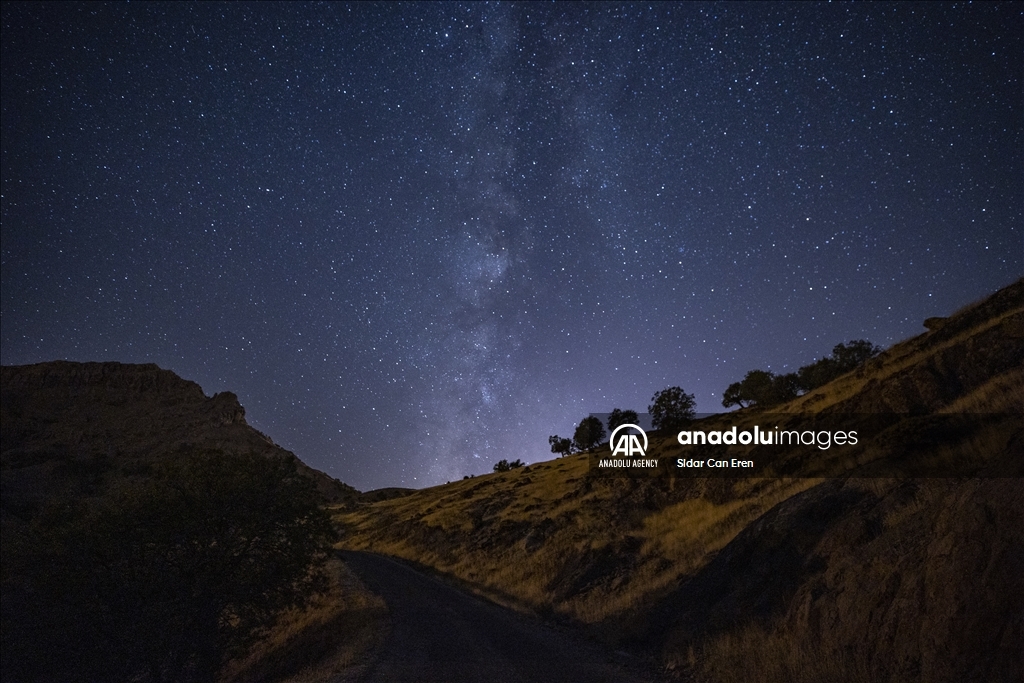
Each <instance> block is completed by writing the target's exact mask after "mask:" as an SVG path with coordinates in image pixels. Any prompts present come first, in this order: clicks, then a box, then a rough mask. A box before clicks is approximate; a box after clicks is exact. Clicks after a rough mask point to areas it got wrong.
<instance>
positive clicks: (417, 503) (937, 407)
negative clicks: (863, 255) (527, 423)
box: [336, 281, 1024, 681]
mask: <svg viewBox="0 0 1024 683" xmlns="http://www.w3.org/2000/svg"><path fill="white" fill-rule="evenodd" d="M930 322H931V324H932V329H931V330H930V331H928V332H926V333H924V334H922V335H919V336H917V337H915V338H913V339H910V340H907V341H905V342H902V343H900V344H897V345H895V346H894V347H892V348H891V349H889V350H888V351H886V352H885V353H883V354H882V355H881V356H879V357H878V358H876V359H874V360H872V361H871V362H870V363H869V364H867V365H866V366H864V367H862V368H860V369H858V370H856V371H854V372H853V373H850V374H848V375H846V376H844V377H840V378H839V379H837V380H836V381H835V382H833V383H831V384H829V385H826V386H824V387H822V388H820V389H818V390H816V391H815V392H812V393H810V394H808V395H806V396H802V397H800V398H798V399H796V400H795V401H793V402H792V403H790V404H788V405H785V406H782V407H781V408H780V409H779V412H781V413H788V414H789V415H790V416H791V419H792V420H794V421H795V422H796V423H799V421H800V420H801V419H802V416H805V415H810V416H813V415H822V414H828V413H836V414H848V413H849V414H853V413H873V412H880V411H881V412H893V413H900V414H904V415H907V416H917V418H915V419H920V418H921V417H922V416H924V417H927V416H929V415H939V414H943V413H952V414H968V413H970V414H975V413H1001V414H1010V415H1011V416H1012V417H1011V418H1010V419H1008V420H1007V419H1004V420H1002V421H1000V422H998V423H996V428H992V429H990V428H988V427H987V426H986V427H984V428H980V431H977V432H976V433H971V434H970V435H968V437H966V438H964V439H961V440H960V441H956V440H954V442H952V443H951V444H949V445H948V446H944V447H943V451H944V452H943V455H944V457H946V458H950V459H953V460H954V461H955V460H956V459H957V458H959V457H961V456H962V455H964V456H965V455H970V454H971V452H974V451H978V450H982V451H993V450H994V451H998V452H999V453H1001V454H1004V455H1009V456H1012V457H1014V458H1016V460H1013V461H1012V462H1015V463H1019V462H1021V461H1024V427H1021V424H1022V422H1021V421H1020V420H1019V419H1016V416H1019V415H1022V414H1024V370H1022V366H1024V281H1018V282H1016V283H1014V284H1013V285H1011V286H1010V287H1007V288H1005V289H1004V290H1001V291H1000V292H998V293H996V294H995V295H993V296H992V297H990V298H988V299H986V300H985V301H983V302H979V303H978V304H975V305H973V306H969V307H967V308H965V309H963V310H961V311H959V312H957V313H955V314H954V315H952V316H950V317H949V318H947V319H945V320H944V321H943V322H941V323H938V324H936V323H935V321H930ZM710 420H712V421H715V420H718V421H720V420H721V418H710ZM908 424H911V425H918V424H920V423H919V422H909V423H908ZM658 439H659V437H658V435H654V437H653V438H652V444H653V443H654V442H656V441H658ZM669 439H671V436H662V437H661V441H662V445H663V446H664V445H665V442H666V441H667V440H669ZM652 447H653V446H652ZM888 455H889V456H891V457H897V458H898V457H899V456H900V454H899V453H898V452H897V453H895V454H894V453H889V454H888ZM979 473H980V474H981V475H982V476H984V474H985V473H984V471H981V472H979ZM1019 474H1020V472H1019V469H1018V470H1017V471H1016V478H1003V479H995V478H978V479H969V480H957V479H948V478H931V479H892V478H880V477H875V478H860V479H858V478H848V477H845V476H844V477H842V478H833V479H827V480H823V479H809V478H789V479H778V478H776V479H724V478H717V479H682V478H678V479H672V478H667V477H646V478H639V479H631V478H609V477H600V476H595V473H594V472H592V471H591V470H590V467H589V465H588V459H587V456H586V455H579V456H571V457H567V458H563V459H560V460H554V461H549V462H544V463H538V464H534V465H531V466H529V467H524V468H521V469H517V470H513V471H512V472H508V473H502V474H494V475H487V476H482V477H476V478H473V479H469V480H463V481H460V482H454V483H452V484H448V485H445V486H439V487H435V488H432V489H426V490H422V491H418V492H416V493H413V494H411V495H409V496H407V497H404V498H400V499H396V500H387V501H381V502H378V503H375V504H373V505H363V506H351V507H348V508H339V509H338V511H337V514H336V520H337V522H338V524H339V526H340V527H341V529H342V531H343V534H344V537H345V540H344V545H345V546H346V547H349V548H352V549H368V550H373V551H376V552H381V553H386V554H391V555H393V556H397V557H402V558H407V559H409V560H412V561H415V562H417V563H420V564H422V565H425V566H427V567H431V568H433V569H435V570H437V571H439V572H442V573H444V574H447V575H448V576H450V577H452V578H453V579H454V580H456V581H459V582H461V583H463V584H465V585H468V586H470V587H472V588H474V589H475V590H477V591H478V592H480V593H482V594H484V595H487V596H489V597H491V598H492V599H495V600H497V601H500V602H504V603H506V604H510V605H513V606H516V607H519V608H520V609H527V610H532V611H534V612H537V613H539V614H542V615H546V616H549V617H552V618H556V619H563V620H567V621H571V622H573V623H575V624H578V625H583V626H584V627H586V628H588V629H590V630H591V631H592V632H593V633H594V634H595V635H596V636H597V637H600V638H602V639H604V640H605V641H607V642H608V643H610V644H614V645H615V646H617V647H626V648H630V649H633V650H634V651H638V652H642V653H646V655H647V656H649V657H651V658H653V659H655V660H657V661H659V662H661V663H662V664H663V665H664V666H665V667H666V668H668V669H670V670H674V671H676V672H678V673H679V674H680V675H682V676H690V675H694V676H697V677H698V679H699V680H719V681H732V680H735V681H741V680H742V681H759V680H760V681H772V680H794V681H797V680H807V681H819V680H863V681H869V680H870V681H888V680H891V681H907V680H921V681H960V680H978V681H981V680H997V681H998V680H1020V674H1021V659H1020V652H1021V651H1022V650H1024V637H1022V633H1021V630H1022V625H1021V617H1020V615H1021V611H1020V606H1021V605H1024V579H1022V578H1021V577H1022V576H1024V557H1022V554H1021V553H1022V551H1021V549H1022V548H1024V537H1022V535H1021V534H1022V532H1021V529H1024V504H1022V503H1024V500H1022V497H1024V480H1022V479H1020V478H1019Z"/></svg>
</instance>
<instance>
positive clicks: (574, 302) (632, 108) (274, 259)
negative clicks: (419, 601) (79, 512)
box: [0, 3, 1024, 489]
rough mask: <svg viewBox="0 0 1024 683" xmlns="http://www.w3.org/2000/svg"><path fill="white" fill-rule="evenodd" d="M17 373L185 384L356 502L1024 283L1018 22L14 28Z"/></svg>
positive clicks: (164, 23) (8, 24)
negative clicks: (110, 367)
mask: <svg viewBox="0 0 1024 683" xmlns="http://www.w3.org/2000/svg"><path fill="white" fill-rule="evenodd" d="M2 22H3V27H2V31H3V33H2V40H3V60H2V76H3V81H2V82H3V85H2V119H3V120H2V152H3V159H2V193H3V196H2V269H0V276H2V307H3V308H2V317H0V321H2V349H0V355H2V361H3V363H4V364H22V363H33V362H40V361H46V360H53V359H58V358H60V359H69V360H80V361H87V360H117V361H122V362H132V363H142V362H155V363H157V364H159V365H160V366H161V367H165V368H168V369H171V370H174V371H175V372H177V373H178V374H179V375H181V376H183V377H185V378H187V379H192V380H195V381H197V382H199V383H200V384H201V385H202V386H203V388H204V390H205V391H206V392H207V393H208V394H212V393H214V392H218V391H226V390H230V391H234V392H236V393H237V394H238V395H239V399H240V401H241V402H242V404H243V405H244V406H245V407H246V409H247V416H248V419H249V421H250V423H251V424H253V425H254V426H256V427H257V428H259V429H261V430H262V431H264V432H266V433H267V434H269V435H270V436H271V437H272V438H273V439H274V440H275V441H277V442H278V443H280V444H282V445H283V446H285V447H287V448H289V449H291V450H293V451H294V452H295V453H296V454H297V455H299V457H301V458H302V459H303V460H305V461H306V462H308V463H309V464H310V465H312V466H314V467H317V468H320V469H323V470H324V471H326V472H328V473H329V474H331V475H333V476H335V477H338V478H340V479H342V480H343V481H346V482H348V483H350V484H352V485H354V486H356V487H358V488H361V489H368V488H374V487H380V486H414V487H420V486H426V485H432V484H437V483H443V482H444V481H447V480H452V479H456V478H461V477H462V476H465V475H467V474H472V473H481V472H485V471H489V470H490V469H491V466H492V465H493V464H494V462H496V461H497V460H499V459H501V458H509V459H514V458H521V459H523V460H524V461H526V462H532V461H536V460H540V459H547V458H550V457H552V456H551V454H550V452H549V451H548V444H547V437H548V436H549V435H551V434H556V433H558V434H562V435H571V433H572V429H573V426H574V424H575V423H576V422H578V421H579V419H580V418H582V417H584V416H585V415H587V414H588V413H590V412H602V413H604V412H608V411H610V410H611V409H612V408H616V407H618V408H632V409H635V410H637V411H640V412H643V411H644V410H645V409H646V408H647V405H648V404H649V403H650V399H651V396H652V395H653V394H654V392H656V391H658V390H660V389H663V388H665V387H668V386H672V385H678V386H682V387H683V388H684V389H685V390H686V391H687V392H690V393H693V394H695V395H696V398H697V405H698V410H700V411H702V412H711V411H716V410H722V408H721V393H722V391H723V390H724V388H725V387H726V386H727V385H728V384H729V383H731V382H734V381H737V380H739V379H741V378H742V376H743V375H744V373H745V372H746V371H748V370H750V369H754V368H762V369H769V370H773V371H783V370H787V369H790V370H791V369H793V368H795V367H798V366H800V365H803V364H806V363H807V362H809V361H811V360H813V359H814V358H816V357H820V356H822V355H825V354H827V353H828V352H829V351H830V350H831V348H832V347H833V346H834V345H835V344H837V343H839V342H843V341H847V340H850V339H860V338H867V339H869V340H870V341H872V342H874V343H876V344H880V345H883V346H885V345H889V344H892V343H894V342H896V341H899V340H900V339H904V338H907V337H909V336H912V335H914V334H917V333H919V332H921V331H923V328H922V327H921V321H922V320H923V319H924V318H926V317H928V316H933V315H945V314H948V313H950V312H952V311H953V310H954V309H956V308H957V307H959V306H961V305H963V304H965V303H967V302H969V301H971V300H974V299H977V298H979V297H981V296H984V295H986V294H989V293H991V292H992V291H994V290H995V289H997V288H999V287H1001V286H1004V285H1006V284H1008V283H1009V282H1011V281H1012V280H1014V279H1015V278H1017V277H1020V276H1021V275H1022V274H1024V237H1022V221H1021V216H1022V205H1021V198H1022V195H1024V193H1022V186H1021V183H1022V181H1021V178H1022V177H1024V174H1022V168H1021V159H1022V158H1024V155H1022V152H1024V149H1022V137H1021V130H1022V98H1021V84H1022V81H1021V76H1022V73H1021V72H1022V63H1024V59H1022V55H1024V51H1022V36H1024V20H1022V14H1021V7H1020V5H1016V4H988V3H986V4H981V5H980V6H978V5H960V4H957V5H949V4H939V3H929V4H926V5H919V4H910V3H906V4H904V3H898V4H878V3H872V4H841V5H838V6H836V5H834V4H833V5H818V4H810V3H798V4H742V3H741V4H728V5H714V4H710V5H709V4H697V3H685V4H679V5H675V4H654V5H653V6H646V5H626V6H617V5H607V4H600V5H580V4H554V5H547V4H544V5H542V4H490V3H469V4H441V3H436V4H435V3H413V4H399V3H386V4H369V3H359V4H355V5H343V4H328V5H311V4H299V3H286V4H255V5H253V4H234V3H232V4H215V3H199V4H184V3H173V4H143V5H141V6H140V5H137V4H135V3H132V4H117V5H101V4H97V3H87V4H84V5H75V4H59V5H58V4H42V5H37V4H6V5H5V6H4V11H3V18H2Z"/></svg>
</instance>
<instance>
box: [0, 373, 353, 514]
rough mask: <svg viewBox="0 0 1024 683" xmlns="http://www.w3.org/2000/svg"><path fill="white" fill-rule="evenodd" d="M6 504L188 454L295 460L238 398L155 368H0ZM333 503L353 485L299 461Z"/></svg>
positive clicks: (66, 490) (342, 498)
mask: <svg viewBox="0 0 1024 683" xmlns="http://www.w3.org/2000/svg"><path fill="white" fill-rule="evenodd" d="M0 443H2V455H0V466H2V472H3V479H2V487H3V488H2V498H3V503H4V506H12V505H13V506H16V505H19V504H30V503H32V502H38V501H40V500H42V499H45V498H49V497H52V496H54V495H62V494H65V493H71V494H75V493H80V492H81V491H78V490H77V489H81V488H82V487H83V486H84V487H86V488H88V487H89V486H90V485H92V484H98V483H99V482H100V481H102V480H103V479H104V477H107V476H108V475H109V474H110V473H112V472H115V471H116V472H119V473H121V474H125V473H128V474H130V473H131V472H132V470H133V468H138V467H140V466H143V465H144V464H145V463H147V462H153V461H154V460H155V459H159V458H163V457H168V456H172V455H173V454H175V453H179V452H182V451H184V450H190V449H191V450H210V451H223V452H225V453H249V452H253V453H259V454H263V455H266V456H277V457H292V458H293V457H295V456H294V455H293V454H292V453H290V452H289V451H287V450H285V449H283V448H281V447H280V446H278V445H276V444H274V443H273V441H271V440H270V438H269V437H267V436H265V435H264V434H262V433H260V432H258V431H257V430H255V429H253V428H252V427H250V426H249V425H248V424H247V423H246V421H245V409H244V408H243V407H242V406H241V405H240V404H239V403H238V397H237V396H235V395H234V394H232V393H230V392H223V393H220V394H216V395H215V396H212V397H208V396H206V395H205V394H204V393H203V390H202V388H201V387H200V386H199V385H198V384H196V383H195V382H190V381H188V380H184V379H182V378H180V377H178V376H177V375H176V374H174V373H173V372H171V371H169V370H162V369H160V368H159V367H157V366H156V365H153V364H148V365H128V364H122V363H71V362H66V361H54V362H49V363H39V364H36V365H22V366H4V367H3V368H2V369H0ZM299 469H300V471H301V472H302V473H303V474H304V475H305V476H308V477H310V478H311V479H312V480H313V481H314V482H315V483H316V486H317V489H318V490H319V491H320V493H321V494H322V495H323V496H324V497H325V499H326V500H328V501H331V502H341V501H345V500H349V499H351V498H352V497H353V496H355V495H356V492H355V490H354V489H352V488H351V487H349V486H347V485H345V484H343V483H341V482H340V481H337V480H336V479H333V478H331V477H329V476H328V475H326V474H324V473H323V472H319V471H317V470H314V469H312V468H310V467H307V466H306V465H304V464H302V463H301V462H300V463H299Z"/></svg>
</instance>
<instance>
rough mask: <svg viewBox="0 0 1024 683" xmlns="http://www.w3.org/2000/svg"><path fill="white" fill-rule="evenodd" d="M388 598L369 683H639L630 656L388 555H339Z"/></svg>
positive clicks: (368, 671)
mask: <svg viewBox="0 0 1024 683" xmlns="http://www.w3.org/2000/svg"><path fill="white" fill-rule="evenodd" d="M342 557H343V559H344V560H345V562H346V563H347V564H348V565H349V567H351V568H352V570H353V571H354V572H356V574H358V575H359V577H360V578H361V579H362V580H363V581H364V582H365V583H366V584H367V586H369V587H370V589H372V590H373V591H374V592H376V593H378V594H379V595H380V596H381V597H382V598H384V600H385V602H387V605H388V609H389V611H390V628H391V630H390V633H389V634H388V636H387V638H386V640H385V642H384V645H383V646H382V647H381V649H380V651H379V652H377V653H376V654H375V657H374V659H373V661H372V663H370V664H369V666H368V667H367V668H366V670H365V671H364V672H363V674H362V676H361V677H360V679H359V680H360V681H364V682H367V683H370V682H374V683H376V682H380V683H401V682H402V681H416V682H417V683H435V682H436V683H462V682H466V683H481V682H487V683H520V682H522V683H598V682H601V683H613V682H614V683H640V682H641V681H644V682H650V681H652V680H655V679H653V678H652V677H651V676H650V675H645V672H643V669H642V668H641V667H640V666H639V665H638V664H637V663H636V662H633V661H631V660H629V658H628V657H626V656H625V655H621V654H613V653H610V652H607V651H605V650H603V649H601V648H600V647H598V646H596V645H595V644H593V643H590V642H588V641H586V640H584V639H581V638H579V637H576V636H575V635H574V634H572V633H569V632H566V631H564V630H560V629H556V628H552V627H549V626H546V625H544V624H542V623H539V622H537V621H535V620H531V619H528V618H526V617H524V616H522V615H520V614H517V613H515V612H512V611H510V610H507V609H503V608H501V607H498V606H497V605H494V604H491V603H489V602H486V601H484V600H482V599H480V598H477V597H476V596H473V595H469V594H467V593H464V592H462V591H460V590H458V589H456V588H454V587H452V586H450V585H448V584H446V583H444V582H442V581H440V580H438V579H436V578H433V577H431V576H427V575H425V574H422V573H420V572H417V571H415V570H413V569H412V568H410V567H408V566H406V565H404V564H402V563H400V562H396V561H394V560H391V559H388V558H386V557H382V556H380V555H373V554H370V553H357V552H345V553H342Z"/></svg>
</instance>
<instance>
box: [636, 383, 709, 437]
mask: <svg viewBox="0 0 1024 683" xmlns="http://www.w3.org/2000/svg"><path fill="white" fill-rule="evenodd" d="M651 401H652V402H651V405H649V406H647V412H649V413H650V414H651V424H652V425H653V426H654V428H655V429H678V428H679V427H682V426H683V425H685V424H686V423H687V422H689V421H690V420H692V419H693V417H694V415H696V407H697V401H696V399H695V398H694V396H693V394H688V393H686V392H685V391H683V390H682V388H681V387H669V388H667V389H662V390H661V391H659V392H657V393H656V394H654V396H653V397H652V398H651Z"/></svg>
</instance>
